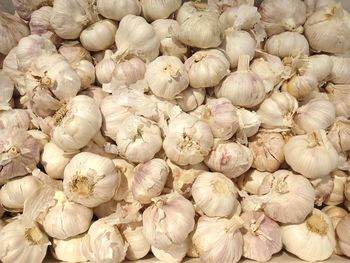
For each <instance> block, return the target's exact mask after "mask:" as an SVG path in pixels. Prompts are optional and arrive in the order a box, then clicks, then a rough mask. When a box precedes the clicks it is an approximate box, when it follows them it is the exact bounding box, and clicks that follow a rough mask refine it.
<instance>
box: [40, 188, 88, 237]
mask: <svg viewBox="0 0 350 263" xmlns="http://www.w3.org/2000/svg"><path fill="white" fill-rule="evenodd" d="M53 200H54V201H53V202H54V204H52V205H51V206H50V208H49V209H48V211H47V213H46V215H45V218H44V220H43V222H42V225H43V228H44V230H45V233H47V234H48V235H49V236H51V237H53V238H58V239H67V238H70V237H73V236H76V235H79V234H81V233H84V232H85V231H87V230H88V229H89V226H90V224H91V219H92V216H93V212H92V210H91V209H90V208H87V207H85V206H82V205H80V204H77V203H74V202H71V201H68V199H67V197H66V196H65V194H64V193H63V192H61V191H57V192H56V193H55V196H54V198H53Z"/></svg>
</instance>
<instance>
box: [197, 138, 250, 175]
mask: <svg viewBox="0 0 350 263" xmlns="http://www.w3.org/2000/svg"><path fill="white" fill-rule="evenodd" d="M204 162H205V164H206V165H207V166H208V167H209V168H210V169H211V170H212V171H216V172H220V173H223V174H225V175H226V176H227V177H229V178H236V177H238V176H240V175H241V174H243V173H245V172H246V171H248V170H249V168H250V167H251V166H252V163H253V154H252V152H251V150H249V148H248V147H246V146H244V145H241V144H239V143H235V142H219V141H218V142H215V145H214V148H213V150H212V151H211V152H210V154H209V155H208V156H207V158H206V159H205V160H204Z"/></svg>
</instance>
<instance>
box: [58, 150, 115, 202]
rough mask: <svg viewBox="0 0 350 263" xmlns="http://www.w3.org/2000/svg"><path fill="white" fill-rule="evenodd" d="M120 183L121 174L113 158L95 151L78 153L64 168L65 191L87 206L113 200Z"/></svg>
mask: <svg viewBox="0 0 350 263" xmlns="http://www.w3.org/2000/svg"><path fill="white" fill-rule="evenodd" d="M119 184H120V174H119V172H118V171H117V169H116V168H115V166H114V164H113V162H112V160H110V159H108V158H106V157H102V156H99V155H96V154H93V153H89V152H83V153H78V154H77V155H75V156H74V157H73V158H72V160H71V161H70V162H69V163H68V164H67V166H66V168H65V169H64V178H63V189H64V193H65V194H66V195H67V197H68V199H69V200H72V201H74V202H77V203H79V204H82V205H84V206H87V207H95V206H98V205H100V204H102V203H104V202H107V201H109V200H111V199H112V197H113V195H114V193H115V190H116V189H117V188H118V187H119Z"/></svg>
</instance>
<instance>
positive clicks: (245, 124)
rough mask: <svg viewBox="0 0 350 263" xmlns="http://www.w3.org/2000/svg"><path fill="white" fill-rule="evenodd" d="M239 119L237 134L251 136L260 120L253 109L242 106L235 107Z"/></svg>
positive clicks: (257, 128)
mask: <svg viewBox="0 0 350 263" xmlns="http://www.w3.org/2000/svg"><path fill="white" fill-rule="evenodd" d="M237 115H238V120H239V131H238V136H240V135H241V134H243V137H245V138H246V137H251V136H253V135H254V134H256V133H257V132H258V130H259V127H260V124H261V121H260V120H259V116H258V115H257V113H256V112H255V111H250V110H246V109H244V108H240V109H237Z"/></svg>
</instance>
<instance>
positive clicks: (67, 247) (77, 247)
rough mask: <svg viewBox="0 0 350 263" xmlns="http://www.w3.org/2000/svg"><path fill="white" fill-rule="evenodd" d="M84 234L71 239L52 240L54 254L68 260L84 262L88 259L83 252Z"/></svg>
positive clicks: (62, 259)
mask: <svg viewBox="0 0 350 263" xmlns="http://www.w3.org/2000/svg"><path fill="white" fill-rule="evenodd" d="M83 238H84V235H78V236H75V237H72V238H69V239H65V240H60V239H55V238H54V239H53V240H52V249H51V251H52V254H53V256H54V257H55V258H56V259H58V260H60V261H66V262H82V261H87V260H88V259H87V258H86V257H85V256H84V255H83V252H82V242H83Z"/></svg>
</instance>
